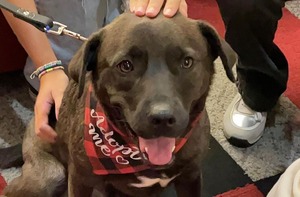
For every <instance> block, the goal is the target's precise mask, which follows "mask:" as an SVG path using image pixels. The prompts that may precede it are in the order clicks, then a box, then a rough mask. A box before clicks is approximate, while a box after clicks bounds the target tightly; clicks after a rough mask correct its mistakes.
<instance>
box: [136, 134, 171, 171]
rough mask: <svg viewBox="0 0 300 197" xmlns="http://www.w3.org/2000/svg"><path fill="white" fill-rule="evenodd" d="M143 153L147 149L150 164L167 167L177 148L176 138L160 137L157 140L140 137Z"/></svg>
mask: <svg viewBox="0 0 300 197" xmlns="http://www.w3.org/2000/svg"><path fill="white" fill-rule="evenodd" d="M139 145H140V149H141V151H143V152H144V151H145V149H147V151H146V152H147V154H148V159H149V162H150V163H151V164H153V165H166V164H168V163H169V162H170V161H171V159H172V152H173V148H174V146H175V138H168V137H159V138H155V139H144V138H141V137H139Z"/></svg>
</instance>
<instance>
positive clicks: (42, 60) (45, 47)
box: [2, 0, 56, 67]
mask: <svg viewBox="0 0 300 197" xmlns="http://www.w3.org/2000/svg"><path fill="white" fill-rule="evenodd" d="M8 1H9V2H11V3H13V4H14V5H16V6H18V7H21V8H24V9H26V10H29V11H33V12H37V9H36V6H35V3H34V0H26V1H22V0H8ZM2 12H3V14H4V16H5V18H6V20H7V21H8V23H9V25H10V27H11V28H12V30H13V31H14V33H15V35H16V36H17V38H18V40H19V42H20V44H21V45H22V46H23V48H24V49H25V51H26V52H27V54H28V55H29V56H30V57H31V59H32V60H33V62H34V63H35V65H36V67H40V66H42V65H44V64H46V63H48V62H51V61H54V60H56V56H55V54H54V52H53V50H52V48H51V45H50V43H49V40H48V38H47V36H46V35H45V33H43V32H41V31H39V30H38V29H36V28H35V27H34V26H32V25H30V24H29V23H27V22H24V21H22V20H20V19H18V18H15V17H14V16H13V15H12V14H11V13H9V12H8V11H5V10H2Z"/></svg>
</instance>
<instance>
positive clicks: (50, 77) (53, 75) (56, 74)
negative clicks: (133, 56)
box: [40, 69, 68, 84]
mask: <svg viewBox="0 0 300 197" xmlns="http://www.w3.org/2000/svg"><path fill="white" fill-rule="evenodd" d="M61 78H65V80H68V77H67V75H66V73H65V72H64V70H62V69H57V70H53V71H51V72H48V73H45V74H44V75H43V76H41V77H40V83H41V84H43V83H45V82H46V81H50V82H51V81H52V82H54V81H55V80H58V79H61Z"/></svg>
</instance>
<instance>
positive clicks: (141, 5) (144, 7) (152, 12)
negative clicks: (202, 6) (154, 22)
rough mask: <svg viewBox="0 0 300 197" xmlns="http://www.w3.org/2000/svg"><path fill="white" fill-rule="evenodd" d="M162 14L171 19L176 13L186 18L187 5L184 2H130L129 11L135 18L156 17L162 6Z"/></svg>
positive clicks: (140, 0) (180, 0) (181, 0)
mask: <svg viewBox="0 0 300 197" xmlns="http://www.w3.org/2000/svg"><path fill="white" fill-rule="evenodd" d="M164 3H165V7H164V9H163V14H164V15H165V16H166V17H173V16H174V15H175V14H176V13H177V12H178V11H179V12H180V13H181V14H183V15H184V16H186V17H187V4H186V1H185V0H130V11H131V12H134V13H135V14H136V15H137V16H144V15H146V16H148V17H151V18H152V17H156V16H157V15H158V13H159V12H160V10H161V8H162V6H163V4H164Z"/></svg>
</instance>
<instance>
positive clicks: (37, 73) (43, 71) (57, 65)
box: [30, 60, 64, 79]
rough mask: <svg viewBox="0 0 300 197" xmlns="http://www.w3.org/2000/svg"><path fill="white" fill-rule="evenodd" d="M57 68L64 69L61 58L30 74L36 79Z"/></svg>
mask: <svg viewBox="0 0 300 197" xmlns="http://www.w3.org/2000/svg"><path fill="white" fill-rule="evenodd" d="M57 69H62V70H63V69H64V67H63V66H62V62H61V60H57V61H53V62H50V63H47V64H45V65H43V66H41V67H39V68H38V69H36V70H35V71H34V72H33V73H32V74H31V75H30V79H34V78H35V77H38V78H39V79H40V78H41V77H42V76H43V75H44V74H46V73H48V72H51V71H53V70H57Z"/></svg>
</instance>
